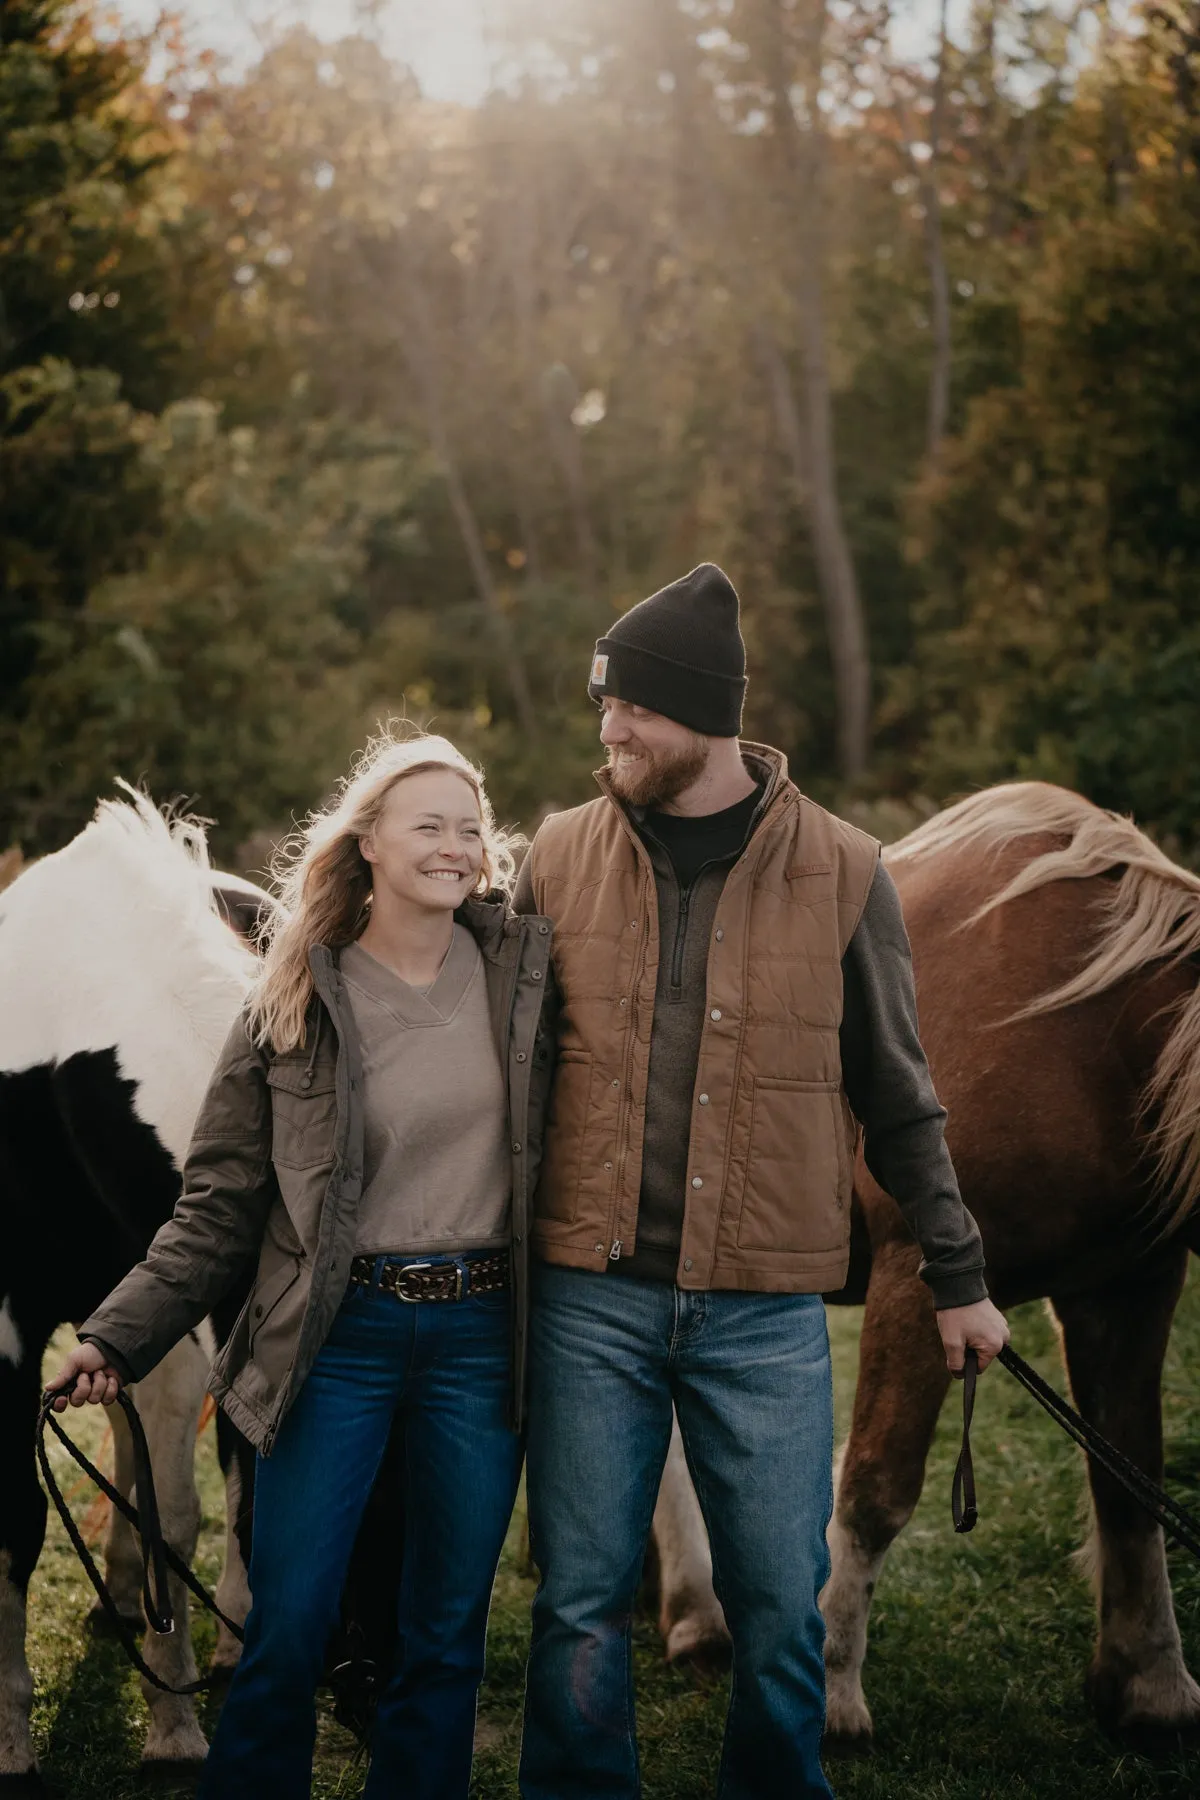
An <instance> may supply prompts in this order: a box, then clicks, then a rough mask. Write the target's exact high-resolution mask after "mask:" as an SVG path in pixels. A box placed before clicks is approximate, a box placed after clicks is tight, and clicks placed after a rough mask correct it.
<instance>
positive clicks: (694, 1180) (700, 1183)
mask: <svg viewBox="0 0 1200 1800" xmlns="http://www.w3.org/2000/svg"><path fill="white" fill-rule="evenodd" d="M692 1186H693V1187H703V1186H704V1183H703V1181H702V1180H701V1179H700V1177H699V1175H693V1176H692Z"/></svg>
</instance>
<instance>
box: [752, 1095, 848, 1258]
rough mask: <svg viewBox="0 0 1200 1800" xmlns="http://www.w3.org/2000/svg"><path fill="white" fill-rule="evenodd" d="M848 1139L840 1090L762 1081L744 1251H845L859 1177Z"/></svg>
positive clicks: (755, 1116) (754, 1119) (754, 1108)
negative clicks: (854, 1182)
mask: <svg viewBox="0 0 1200 1800" xmlns="http://www.w3.org/2000/svg"><path fill="white" fill-rule="evenodd" d="M845 1136H846V1128H845V1122H844V1117H843V1110H842V1101H841V1090H840V1088H839V1087H838V1086H837V1084H836V1083H833V1082H816V1081H786V1080H782V1079H774V1078H771V1077H763V1076H756V1077H755V1081H754V1097H753V1101H752V1104H751V1115H750V1141H749V1148H748V1154H747V1158H746V1185H745V1191H744V1193H743V1196H742V1207H741V1214H740V1216H739V1219H738V1234H737V1241H738V1247H739V1249H742V1250H774V1251H784V1252H789V1251H790V1252H792V1253H797V1252H799V1253H806V1252H807V1253H815V1252H821V1251H831V1250H838V1249H841V1248H842V1246H843V1245H844V1244H845V1242H846V1238H847V1236H848V1233H849V1229H850V1181H851V1175H852V1169H851V1165H850V1160H849V1156H848V1154H847V1146H846V1142H845Z"/></svg>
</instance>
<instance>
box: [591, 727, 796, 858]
mask: <svg viewBox="0 0 1200 1800" xmlns="http://www.w3.org/2000/svg"><path fill="white" fill-rule="evenodd" d="M741 752H742V761H743V762H745V763H747V764H748V765H749V767H750V769H751V771H752V772H753V774H754V775H755V776H756V778H757V779H758V780H759V781H761V782H762V783H763V792H762V798H761V799H760V800H759V803H758V805H757V806H756V807H755V809H754V814H753V817H752V818H751V820H750V828H749V830H748V831H747V833H746V843H747V844H748V843H749V842H750V839H751V838H752V837H753V836H754V834H755V832H756V831H757V830H758V828H759V826H760V825H761V824H762V823H763V821H764V820H765V819H766V817H767V815H768V813H775V812H781V811H782V810H783V807H784V805H785V804H786V803H787V800H788V798H789V796H790V795H791V794H792V793H794V789H793V787H792V784H791V782H790V781H789V780H788V765H787V757H786V756H785V755H784V754H783V751H782V750H776V749H774V748H773V747H772V746H771V745H770V744H754V743H750V742H749V741H748V740H747V739H745V738H743V739H742V740H741ZM593 774H594V776H595V780H596V784H597V786H598V787H599V789H600V792H601V793H602V794H603V795H604V798H605V799H606V800H607V801H608V803H609V805H610V806H611V807H612V808H613V810H614V811H615V812H616V814H617V817H618V818H619V819H620V821H621V824H622V826H623V827H624V829H625V831H626V832H627V833H628V834H629V836H630V837H632V838H633V839H634V841H635V843H637V844H638V845H639V847H640V844H641V840H640V839H639V838H638V837H637V834H636V832H635V831H634V829H633V827H634V824H635V823H637V824H640V823H641V820H642V818H643V817H644V815H645V813H646V810H647V809H646V808H645V807H642V806H627V805H626V803H625V801H624V800H622V799H621V798H620V797H619V796H618V795H617V794H616V793H615V792H614V790H613V785H612V776H611V775H610V774H609V771H608V770H607V769H596V770H594V771H593ZM743 847H744V846H743Z"/></svg>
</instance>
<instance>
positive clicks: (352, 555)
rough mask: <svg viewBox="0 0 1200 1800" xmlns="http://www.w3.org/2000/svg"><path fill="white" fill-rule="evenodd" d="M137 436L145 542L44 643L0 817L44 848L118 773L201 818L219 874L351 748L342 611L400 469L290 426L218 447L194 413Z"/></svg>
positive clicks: (358, 639)
mask: <svg viewBox="0 0 1200 1800" xmlns="http://www.w3.org/2000/svg"><path fill="white" fill-rule="evenodd" d="M138 427H139V433H140V435H141V436H142V437H143V438H144V442H143V444H142V446H141V451H140V461H139V478H140V479H142V480H144V481H146V482H152V483H153V485H154V489H155V492H156V493H158V494H159V496H160V500H161V521H160V525H159V529H158V532H157V534H156V535H155V536H154V537H153V539H152V540H151V541H150V543H149V544H148V546H147V548H146V552H145V555H144V557H143V558H142V559H141V562H140V564H139V566H138V567H137V568H136V569H135V570H131V571H128V572H125V573H122V574H114V575H112V576H110V577H108V578H107V579H106V580H103V581H100V582H98V583H97V584H96V585H95V586H94V587H93V588H92V590H91V592H90V594H89V595H88V598H87V601H86V604H85V605H84V606H83V607H82V608H80V609H79V610H78V611H76V612H73V613H65V614H62V615H60V616H58V617H56V618H54V619H52V620H48V621H46V622H44V624H43V625H42V627H41V633H40V638H41V646H40V648H41V654H40V659H39V665H38V668H37V671H36V672H35V674H34V675H33V677H32V678H31V680H30V682H29V683H28V684H27V702H28V704H27V709H26V713H25V716H24V718H23V720H22V721H21V722H20V724H19V725H18V726H17V728H16V729H15V730H14V731H13V732H11V733H10V734H9V735H8V738H7V741H5V740H4V739H0V747H2V751H3V756H4V762H5V763H6V764H7V766H8V768H9V770H11V774H10V775H9V779H8V782H7V787H8V792H9V802H10V804H11V805H12V806H13V808H14V813H15V817H16V821H17V829H18V834H19V835H20V836H22V837H24V838H25V839H26V840H27V841H32V842H38V841H46V840H47V839H50V840H53V839H55V838H56V837H59V836H61V835H63V834H65V833H67V832H68V831H69V829H70V828H71V825H72V823H73V821H75V820H76V819H78V818H79V817H80V815H81V814H86V812H87V810H88V809H89V808H90V806H91V804H92V803H93V801H94V798H95V796H96V795H97V794H99V793H104V792H107V791H108V790H109V789H110V788H111V784H112V780H113V777H114V775H117V774H122V773H123V774H126V775H130V776H133V777H134V778H136V779H138V780H141V781H144V782H145V783H146V785H147V787H148V789H149V791H150V792H152V793H154V794H155V795H160V796H164V797H165V796H170V795H182V796H186V797H188V798H189V799H191V800H195V801H198V802H199V803H200V804H201V805H202V806H204V807H205V808H208V809H210V810H211V811H212V812H213V813H214V814H215V815H216V816H217V818H218V819H219V821H220V827H219V831H218V834H217V837H216V840H215V841H216V846H217V849H218V851H219V852H220V853H222V854H226V855H228V854H229V853H230V852H231V851H232V850H233V848H234V847H235V846H236V845H237V843H238V842H239V841H240V839H242V838H243V837H246V836H247V835H249V834H250V833H251V832H252V831H253V830H255V828H257V827H259V826H261V825H262V824H264V822H269V823H270V824H272V825H278V826H280V827H281V828H283V829H286V828H287V827H288V826H289V824H290V822H291V818H292V814H293V809H294V808H295V806H296V801H297V796H311V799H312V800H314V801H315V800H316V799H317V798H318V797H319V796H320V794H321V791H322V789H323V788H324V786H325V785H326V784H327V783H328V781H329V780H330V778H331V775H332V773H333V772H334V771H336V770H338V769H339V768H341V767H342V765H343V764H344V763H345V762H346V760H347V759H348V757H349V755H350V753H351V751H352V750H353V749H354V748H355V746H356V744H357V742H358V741H359V739H360V737H361V735H362V734H363V733H364V731H365V725H366V720H367V713H368V710H369V676H368V664H367V659H366V657H365V656H364V639H363V636H362V633H361V632H360V631H358V630H356V629H355V627H354V623H353V619H354V616H355V614H356V612H357V610H358V606H357V600H356V595H357V593H358V590H359V588H360V586H361V583H362V580H363V574H364V568H365V562H366V548H365V546H366V544H367V542H368V540H369V539H370V538H371V537H372V535H373V534H374V536H375V537H376V538H379V537H380V536H382V535H383V534H384V533H385V532H386V531H387V529H388V528H389V527H393V526H394V525H395V523H396V521H397V519H398V517H399V516H400V515H401V514H402V511H403V507H404V504H405V496H406V491H407V482H408V470H409V464H410V460H411V459H410V458H409V457H407V456H406V454H405V450H404V447H403V446H400V445H397V444H396V443H395V442H393V441H392V440H389V439H387V438H385V437H383V436H381V435H380V434H378V433H375V434H369V433H366V432H363V431H361V430H359V431H353V430H349V429H345V428H343V429H339V428H337V427H336V426H333V425H330V424H324V425H321V424H313V423H312V422H311V421H309V420H307V419H305V418H304V417H299V418H297V419H296V420H294V421H293V422H292V423H290V424H283V425H280V426H278V427H277V428H276V430H275V431H274V432H273V433H272V434H271V435H269V436H268V435H265V434H259V433H256V432H255V431H254V429H253V428H251V427H248V426H243V427H239V428H236V429H234V430H232V431H228V432H223V431H222V430H221V429H220V422H219V414H218V409H217V408H216V407H215V406H214V405H213V404H212V402H210V401H205V400H189V401H178V402H176V403H175V404H174V405H172V406H169V407H168V408H167V409H166V411H165V412H164V413H163V415H162V417H161V419H160V420H158V421H152V420H147V419H145V418H144V417H143V418H142V419H141V420H140V421H138ZM22 772H23V773H22Z"/></svg>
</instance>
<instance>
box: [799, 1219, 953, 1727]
mask: <svg viewBox="0 0 1200 1800" xmlns="http://www.w3.org/2000/svg"><path fill="white" fill-rule="evenodd" d="M949 1380H950V1377H949V1375H948V1373H947V1370H946V1362H945V1357H944V1355H943V1352H942V1347H941V1340H940V1338H939V1337H938V1331H937V1324H936V1322H935V1319H934V1311H933V1302H932V1300H931V1298H930V1294H929V1289H928V1288H927V1287H926V1286H925V1284H924V1282H923V1281H921V1279H920V1278H919V1276H918V1275H917V1252H916V1249H915V1248H914V1246H913V1245H912V1244H910V1243H904V1244H899V1243H896V1244H885V1245H883V1246H881V1247H880V1248H879V1249H877V1250H876V1253H875V1261H874V1264H873V1266H872V1269H871V1280H870V1285H869V1287H868V1289H867V1303H866V1310H865V1313H864V1316H863V1329H862V1344H861V1348H860V1350H859V1361H858V1386H857V1388H856V1390H855V1395H854V1413H853V1417H852V1419H851V1423H850V1435H849V1437H848V1438H847V1440H846V1444H845V1447H844V1449H843V1451H842V1455H841V1458H840V1466H839V1473H838V1482H837V1498H836V1501H835V1503H834V1511H833V1519H832V1521H831V1522H830V1527H829V1550H830V1556H831V1559H832V1567H831V1571H830V1576H829V1581H828V1583H827V1584H826V1587H825V1591H824V1593H823V1594H822V1595H821V1610H822V1612H823V1613H824V1614H825V1631H826V1637H825V1686H826V1727H825V1728H826V1733H827V1735H828V1737H829V1738H831V1739H833V1740H835V1741H840V1742H841V1743H842V1744H844V1745H848V1746H849V1745H856V1744H862V1743H864V1742H865V1741H866V1740H867V1739H869V1737H870V1735H871V1729H872V1727H871V1714H870V1711H869V1709H868V1707H867V1701H866V1696H865V1695H864V1693H863V1687H862V1666H863V1659H864V1657H865V1656H866V1653H867V1618H868V1615H869V1613H870V1610H871V1597H872V1595H873V1594H874V1592H875V1583H876V1581H877V1580H878V1578H879V1571H880V1569H881V1568H882V1566H883V1560H884V1557H885V1556H886V1555H887V1552H888V1549H889V1547H890V1545H891V1543H892V1540H893V1538H894V1537H895V1536H896V1534H897V1533H898V1532H899V1531H901V1530H902V1529H903V1527H904V1526H905V1525H907V1523H908V1521H909V1519H910V1517H911V1516H912V1511H913V1508H914V1507H915V1506H916V1504H917V1501H918V1500H919V1499H920V1496H921V1485H922V1482H923V1481H924V1478H925V1458H926V1456H927V1455H928V1454H929V1445H930V1442H931V1440H932V1438H933V1429H934V1426H935V1425H936V1424H937V1417H938V1413H939V1412H940V1410H941V1405H942V1401H943V1400H944V1398H945V1395H946V1388H947V1386H948V1384H949Z"/></svg>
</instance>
